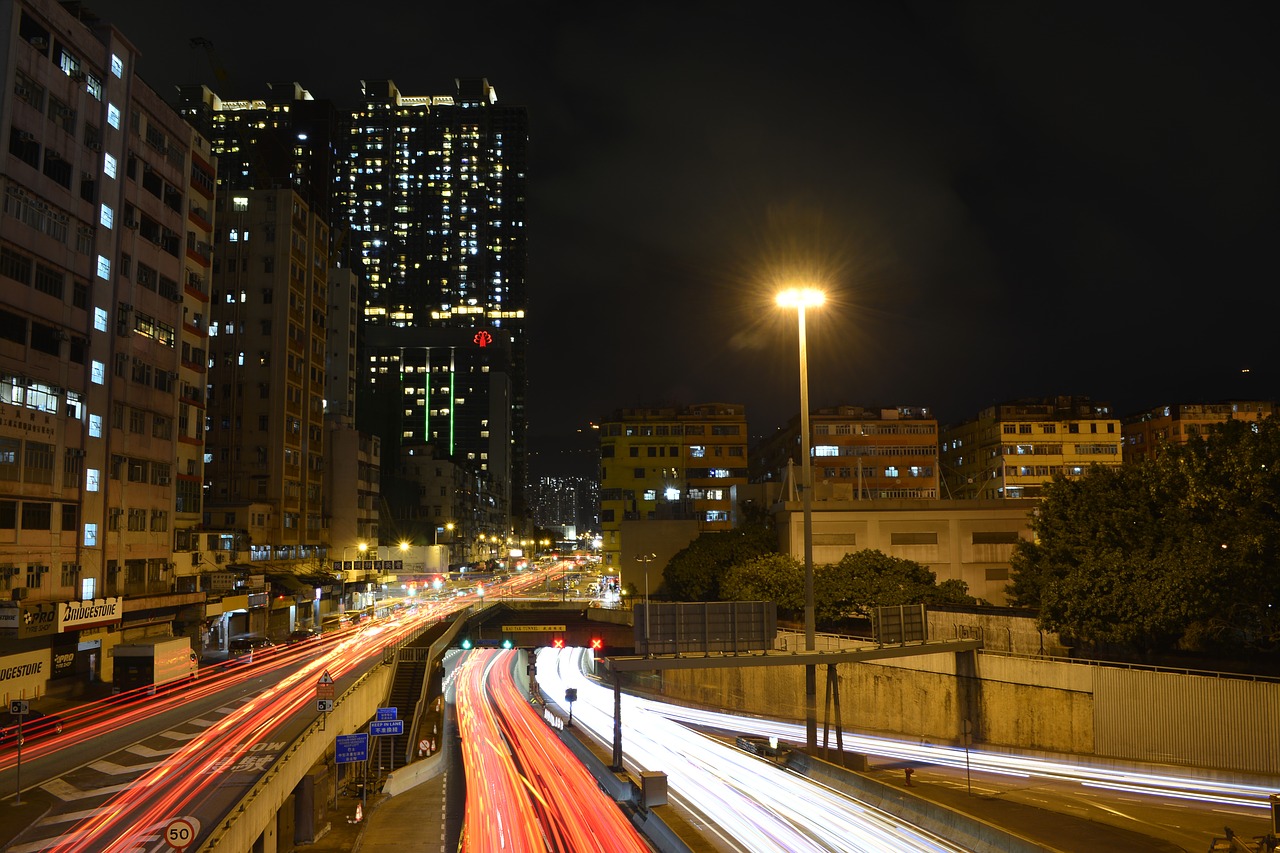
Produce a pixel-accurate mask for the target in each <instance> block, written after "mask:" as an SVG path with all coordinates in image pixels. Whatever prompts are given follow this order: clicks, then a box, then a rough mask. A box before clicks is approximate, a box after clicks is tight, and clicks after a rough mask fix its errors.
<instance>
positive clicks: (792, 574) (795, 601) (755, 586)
mask: <svg viewBox="0 0 1280 853" xmlns="http://www.w3.org/2000/svg"><path fill="white" fill-rule="evenodd" d="M720 592H721V594H722V596H723V597H724V599H725V600H726V601H773V602H776V603H777V605H778V609H779V610H784V611H790V612H797V611H798V612H803V611H804V566H803V565H801V564H800V563H799V562H798V561H797V560H795V559H794V558H792V557H790V556H788V555H787V554H761V555H760V556H758V557H752V558H750V559H749V560H747V561H746V562H744V563H738V564H737V565H735V566H732V567H730V568H729V571H728V572H726V573H725V576H724V580H723V581H722V582H721V584H720ZM816 597H817V596H816V594H815V598H816Z"/></svg>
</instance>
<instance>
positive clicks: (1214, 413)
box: [1121, 400, 1277, 463]
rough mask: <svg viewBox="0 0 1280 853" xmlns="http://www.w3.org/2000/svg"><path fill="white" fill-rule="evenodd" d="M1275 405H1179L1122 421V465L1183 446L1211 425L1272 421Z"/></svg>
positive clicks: (1247, 402)
mask: <svg viewBox="0 0 1280 853" xmlns="http://www.w3.org/2000/svg"><path fill="white" fill-rule="evenodd" d="M1276 408H1277V404H1276V403H1274V402H1271V401H1262V400H1235V401H1230V402H1226V403H1180V404H1179V405H1176V406H1158V407H1157V408H1154V409H1151V410H1150V411H1146V412H1142V413H1140V414H1137V415H1132V416H1130V417H1127V418H1125V419H1124V423H1123V424H1122V425H1121V434H1122V435H1123V436H1124V461H1125V462H1126V463H1128V462H1140V461H1142V460H1145V459H1152V458H1154V457H1155V455H1156V453H1157V452H1158V451H1159V450H1160V448H1162V447H1165V446H1168V445H1180V444H1186V443H1187V440H1188V439H1190V438H1191V437H1192V436H1195V435H1200V436H1203V435H1205V434H1206V433H1207V432H1208V431H1209V428H1210V427H1211V426H1213V425H1214V424H1220V423H1224V422H1226V421H1229V420H1242V421H1258V420H1261V419H1263V418H1269V417H1273V416H1274V415H1275V413H1276Z"/></svg>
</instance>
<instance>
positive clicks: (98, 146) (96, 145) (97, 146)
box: [85, 142, 102, 151]
mask: <svg viewBox="0 0 1280 853" xmlns="http://www.w3.org/2000/svg"><path fill="white" fill-rule="evenodd" d="M85 144H86V145H88V146H89V150H90V151H101V150H102V143H101V142H87V143H85Z"/></svg>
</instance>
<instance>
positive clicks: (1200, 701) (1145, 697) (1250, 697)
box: [1093, 666, 1280, 775]
mask: <svg viewBox="0 0 1280 853" xmlns="http://www.w3.org/2000/svg"><path fill="white" fill-rule="evenodd" d="M1093 728H1094V751H1095V753H1096V754H1097V755H1100V756H1111V757H1114V758H1129V759H1139V760H1142V761H1167V762H1169V763H1171V764H1188V765H1192V766H1195V767H1212V768H1221V769H1230V770H1240V771H1244V772H1248V773H1262V774H1268V775H1276V774H1280V683H1277V682H1275V681H1271V680H1265V679H1242V678H1239V677H1231V678H1223V677H1215V676H1214V675H1213V674H1211V673H1205V674H1199V673H1191V672H1186V673H1180V672H1169V671H1157V670H1146V669H1134V668H1125V667H1113V666H1095V667H1094V668H1093Z"/></svg>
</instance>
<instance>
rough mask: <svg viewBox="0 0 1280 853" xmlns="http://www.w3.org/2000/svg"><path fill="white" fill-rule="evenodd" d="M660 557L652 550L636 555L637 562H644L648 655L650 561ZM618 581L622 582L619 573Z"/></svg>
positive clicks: (645, 635) (647, 648) (645, 646)
mask: <svg viewBox="0 0 1280 853" xmlns="http://www.w3.org/2000/svg"><path fill="white" fill-rule="evenodd" d="M656 559H658V555H657V554H654V553H653V552H652V551H651V552H649V553H648V554H645V555H644V556H642V557H636V562H639V563H644V653H645V657H648V656H649V655H650V654H651V653H652V652H651V650H650V648H649V562H650V561H651V560H656ZM618 582H619V583H621V582H622V577H621V575H619V577H618Z"/></svg>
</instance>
